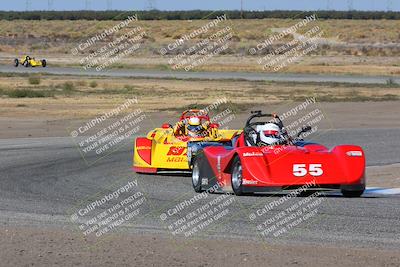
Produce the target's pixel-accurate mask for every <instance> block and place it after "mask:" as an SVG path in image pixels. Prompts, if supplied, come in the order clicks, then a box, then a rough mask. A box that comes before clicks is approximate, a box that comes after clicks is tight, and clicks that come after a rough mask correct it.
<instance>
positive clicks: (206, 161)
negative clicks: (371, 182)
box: [192, 111, 365, 197]
mask: <svg viewBox="0 0 400 267" xmlns="http://www.w3.org/2000/svg"><path fill="white" fill-rule="evenodd" d="M265 117H272V118H271V119H270V120H269V121H260V120H262V118H265ZM309 131H311V127H309V126H308V127H303V128H302V130H301V131H300V132H299V133H298V134H297V136H296V137H290V136H289V135H288V133H287V132H286V131H285V128H284V126H283V123H282V121H281V120H280V119H279V117H278V116H277V115H276V114H263V113H262V112H261V111H253V112H252V115H251V116H250V117H249V119H248V120H247V122H246V125H245V127H244V129H243V132H242V133H241V134H240V135H239V136H237V137H236V138H235V139H233V141H232V145H229V146H228V145H221V146H208V147H205V148H203V149H202V150H201V151H198V152H197V153H196V156H195V158H194V159H192V162H193V172H192V184H193V188H194V190H195V191H196V192H202V191H205V190H207V191H209V192H234V193H235V194H236V195H244V194H249V193H250V194H251V193H257V192H273V191H277V190H279V191H282V190H296V189H297V190H298V189H305V190H304V191H303V192H310V191H313V190H332V189H335V190H338V189H340V190H341V192H342V194H343V195H344V196H345V197H360V196H361V195H362V194H363V192H364V190H365V155H364V151H363V150H362V148H361V147H359V146H355V145H339V146H336V147H334V148H332V149H331V150H329V149H328V148H326V147H325V146H323V145H320V144H316V143H311V142H306V141H304V140H303V139H301V138H300V137H301V136H302V135H303V134H304V133H305V132H309Z"/></svg>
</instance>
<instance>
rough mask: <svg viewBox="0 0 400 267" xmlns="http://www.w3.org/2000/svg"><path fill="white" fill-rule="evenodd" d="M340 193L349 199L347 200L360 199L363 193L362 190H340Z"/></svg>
mask: <svg viewBox="0 0 400 267" xmlns="http://www.w3.org/2000/svg"><path fill="white" fill-rule="evenodd" d="M341 191H342V195H343V196H344V197H349V198H355V197H361V195H362V194H363V193H364V190H354V191H349V190H344V189H342V190H341Z"/></svg>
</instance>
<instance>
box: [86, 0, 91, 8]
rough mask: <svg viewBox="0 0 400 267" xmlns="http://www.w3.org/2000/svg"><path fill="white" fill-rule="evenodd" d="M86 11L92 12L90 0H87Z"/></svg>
mask: <svg viewBox="0 0 400 267" xmlns="http://www.w3.org/2000/svg"><path fill="white" fill-rule="evenodd" d="M85 10H90V0H85Z"/></svg>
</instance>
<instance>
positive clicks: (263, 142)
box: [252, 123, 282, 146]
mask: <svg viewBox="0 0 400 267" xmlns="http://www.w3.org/2000/svg"><path fill="white" fill-rule="evenodd" d="M255 130H256V131H255V133H254V134H253V135H252V137H253V140H254V143H255V144H256V145H257V146H273V145H279V144H280V143H281V141H282V135H281V129H280V128H279V126H278V125H276V124H275V123H266V124H263V125H257V126H256V129H255Z"/></svg>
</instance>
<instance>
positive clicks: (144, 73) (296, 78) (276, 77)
mask: <svg viewBox="0 0 400 267" xmlns="http://www.w3.org/2000/svg"><path fill="white" fill-rule="evenodd" d="M0 72H5V73H10V72H15V73H48V74H56V75H82V76H104V77H130V78H159V79H166V78H170V79H206V80H221V79H226V80H232V79H242V80H248V81H277V82H279V81H281V82H336V83H360V84H386V83H387V81H388V80H389V79H391V80H392V82H395V83H400V78H397V77H387V76H359V75H325V74H320V75H318V74H290V73H282V74H280V73H250V72H185V71H165V70H129V69H107V70H102V71H96V70H95V69H88V70H85V69H83V68H79V67H68V68H67V67H52V66H49V67H46V68H41V67H36V68H25V67H18V68H16V67H13V66H0Z"/></svg>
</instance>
